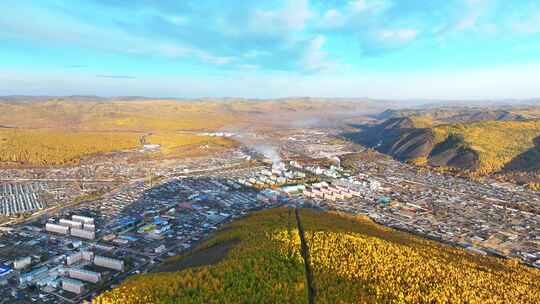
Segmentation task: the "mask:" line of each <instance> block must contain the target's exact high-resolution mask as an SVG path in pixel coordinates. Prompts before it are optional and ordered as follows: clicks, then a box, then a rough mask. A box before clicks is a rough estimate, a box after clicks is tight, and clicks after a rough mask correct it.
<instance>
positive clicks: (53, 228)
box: [45, 223, 69, 234]
mask: <svg viewBox="0 0 540 304" xmlns="http://www.w3.org/2000/svg"><path fill="white" fill-rule="evenodd" d="M45 230H47V231H49V232H54V233H59V234H68V233H69V227H67V226H62V225H56V224H51V223H47V224H46V225H45Z"/></svg>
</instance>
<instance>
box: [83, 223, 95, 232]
mask: <svg viewBox="0 0 540 304" xmlns="http://www.w3.org/2000/svg"><path fill="white" fill-rule="evenodd" d="M83 229H84V230H89V231H95V230H96V226H95V225H94V224H84V228H83Z"/></svg>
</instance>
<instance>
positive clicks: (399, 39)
mask: <svg viewBox="0 0 540 304" xmlns="http://www.w3.org/2000/svg"><path fill="white" fill-rule="evenodd" d="M417 34H418V32H417V31H416V30H413V29H397V30H380V31H378V32H377V39H378V40H379V41H381V42H385V43H390V44H404V43H408V42H410V41H412V40H413V39H414V38H416V35H417Z"/></svg>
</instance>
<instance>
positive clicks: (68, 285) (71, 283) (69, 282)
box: [62, 278, 85, 294]
mask: <svg viewBox="0 0 540 304" xmlns="http://www.w3.org/2000/svg"><path fill="white" fill-rule="evenodd" d="M62 289H63V290H65V291H69V292H73V293H76V294H82V293H83V292H84V290H85V289H84V283H83V282H81V281H77V280H73V279H68V278H63V279H62Z"/></svg>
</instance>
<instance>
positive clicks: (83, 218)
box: [71, 215, 94, 225]
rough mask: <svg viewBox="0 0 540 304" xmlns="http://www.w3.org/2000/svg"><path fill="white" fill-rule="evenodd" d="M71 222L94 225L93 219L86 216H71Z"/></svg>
mask: <svg viewBox="0 0 540 304" xmlns="http://www.w3.org/2000/svg"><path fill="white" fill-rule="evenodd" d="M71 220H72V221H76V222H81V223H83V224H92V225H93V224H94V219H93V218H91V217H88V216H82V215H73V216H71Z"/></svg>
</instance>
